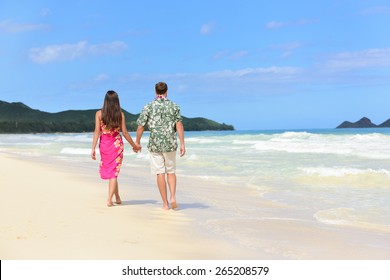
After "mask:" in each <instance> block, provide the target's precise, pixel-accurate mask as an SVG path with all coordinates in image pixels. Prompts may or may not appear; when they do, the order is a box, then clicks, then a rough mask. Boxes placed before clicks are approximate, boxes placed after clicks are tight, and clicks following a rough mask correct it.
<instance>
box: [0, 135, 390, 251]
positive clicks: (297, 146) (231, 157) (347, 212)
mask: <svg viewBox="0 0 390 280" xmlns="http://www.w3.org/2000/svg"><path fill="white" fill-rule="evenodd" d="M131 135H132V137H133V138H134V137H135V135H134V133H131ZM147 138H148V133H145V134H144V136H143V139H142V140H143V141H142V145H143V151H142V153H139V154H135V153H133V152H132V150H131V147H130V145H128V144H127V143H126V144H125V145H126V146H125V162H124V165H123V167H122V170H121V175H120V179H121V177H123V178H124V180H131V176H133V175H132V174H134V170H144V171H147V172H148V171H149V158H148V153H147V147H146V146H147ZM185 139H186V149H187V153H186V155H185V156H184V157H183V158H178V162H177V166H178V170H177V174H178V194H177V195H178V200H179V202H181V211H183V212H187V213H188V215H190V216H191V215H193V214H194V216H196V215H195V212H199V213H205V214H204V215H203V216H202V217H203V218H201V219H199V218H198V219H195V221H194V222H196V223H199V224H200V225H202V226H204V227H206V228H207V229H209V230H210V231H212V232H215V233H218V234H223V235H225V236H226V237H227V238H231V239H235V240H238V242H241V243H245V244H244V245H246V246H249V247H251V248H256V246H257V247H258V248H261V247H262V246H263V245H262V244H258V243H256V242H257V241H256V236H258V231H259V230H260V229H259V228H257V225H258V222H259V221H264V220H294V221H304V222H305V221H306V222H310V223H312V224H313V225H315V226H317V227H321V226H324V227H331V228H333V229H334V230H337V229H341V228H352V229H357V230H364V231H376V232H383V233H390V129H388V128H376V129H316V130H314V129H313V130H310V129H308V130H286V131H285V130H267V131H265V130H256V131H204V132H186V133H185ZM91 143H92V133H81V134H27V135H23V134H18V135H1V136H0V152H3V153H10V154H17V155H22V156H28V157H30V158H32V159H35V160H44V161H48V160H49V161H57V162H60V163H65V164H66V165H69V166H80V167H82V168H86V169H88V170H91V169H93V172H96V176H98V173H97V169H98V163H97V162H94V161H92V160H91V159H90V147H91ZM97 152H98V151H97ZM132 172H133V173H132ZM187 182H188V184H187ZM154 183H155V182H154V180H153V179H151V180H150V184H151V185H154ZM153 187H154V186H153ZM153 192H156V193H157V189H153ZM264 202H266V204H264ZM267 203H268V204H267ZM264 205H272V206H268V207H264ZM206 213H207V214H206ZM240 224H242V225H243V228H245V229H240V230H237V226H238V225H240ZM292 257H299V256H292Z"/></svg>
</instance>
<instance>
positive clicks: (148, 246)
mask: <svg viewBox="0 0 390 280" xmlns="http://www.w3.org/2000/svg"><path fill="white" fill-rule="evenodd" d="M122 172H123V174H121V176H122V177H123V178H122V180H120V181H119V182H120V183H119V184H120V185H119V188H120V192H121V196H122V200H123V204H122V205H119V206H114V207H107V206H106V204H105V202H106V195H107V183H106V181H103V180H101V179H100V178H99V177H98V174H97V171H96V170H95V169H92V168H80V167H77V166H73V167H70V166H64V165H61V164H58V163H56V162H49V163H43V162H38V161H33V160H32V159H29V160H25V159H23V158H22V157H20V156H15V155H10V154H6V153H0V176H1V194H2V197H3V201H2V203H1V204H0V221H1V223H0V248H1V250H0V258H1V259H6V260H7V259H8V260H18V259H27V260H29V259H64V260H68V259H72V260H84V259H90V260H106V259H107V260H108V259H112V260H119V259H134V260H135V259H138V260H140V259H145V260H147V259H150V260H151V259H156V260H162V259H165V260H171V259H182V260H189V259H198V260H199V259H208V260H212V259H224V260H229V259H231V260H232V259H241V260H243V259H388V258H390V253H389V251H388V250H384V248H386V246H388V243H389V240H388V236H389V233H388V232H376V231H374V232H372V231H367V230H359V229H354V228H342V229H337V230H335V229H333V228H332V227H324V226H320V225H318V224H317V225H316V224H315V223H311V222H308V221H307V220H306V221H305V220H299V219H294V218H288V211H289V209H284V210H283V207H280V206H278V205H277V204H273V203H270V202H266V201H263V200H259V208H261V209H263V210H262V215H263V216H262V217H258V218H257V219H254V218H253V217H252V218H250V217H249V215H248V217H247V218H246V217H245V216H242V217H240V218H239V219H238V218H237V217H231V216H228V215H226V216H224V212H223V211H222V212H221V211H220V212H218V213H219V214H218V215H219V216H216V217H215V218H214V219H207V221H205V222H204V224H203V225H202V222H199V220H202V217H208V215H212V214H210V213H212V212H213V209H211V207H202V205H205V204H207V201H210V205H211V204H212V202H211V201H212V200H217V199H218V197H220V196H221V195H222V192H223V188H214V187H213V186H211V185H210V186H207V185H206V186H204V187H205V189H204V192H205V193H207V196H208V199H209V200H207V199H206V200H203V201H199V202H196V199H197V198H196V196H194V197H192V198H190V197H189V196H188V194H182V196H180V191H179V196H178V199H179V202H181V204H179V206H181V207H180V209H179V210H178V211H173V210H169V211H164V210H162V209H161V203H160V197H159V194H158V191H157V189H156V188H155V186H154V181H153V180H152V179H151V178H150V175H149V173H148V170H145V171H144V173H142V172H140V171H139V170H134V171H132V170H126V171H122ZM179 182H180V185H179V190H180V187H183V185H185V186H186V187H187V188H197V187H199V186H198V185H197V182H196V180H195V181H194V180H190V179H188V178H187V179H183V178H181V179H180V181H179ZM240 193H241V195H239V193H238V192H237V193H232V196H231V199H232V200H231V201H225V202H224V203H228V204H231V205H232V207H242V211H243V212H242V214H243V215H244V214H245V211H246V210H248V209H246V207H245V205H246V204H245V203H246V202H245V200H246V196H245V192H240ZM180 199H181V201H180ZM279 208H280V209H279ZM248 211H249V210H248ZM275 211H276V212H275ZM283 211H284V213H285V214H283ZM270 212H272V213H274V214H275V213H277V212H280V215H282V216H283V215H286V218H285V219H282V218H280V219H279V218H277V217H273V218H271V217H270V214H269V213H270ZM274 216H275V215H274ZM214 223H215V224H214ZM254 228H255V229H256V230H254ZM236 235H239V236H241V237H243V238H241V239H240V240H239V241H238V240H237V239H235V238H234V236H236ZM382 245H384V247H382Z"/></svg>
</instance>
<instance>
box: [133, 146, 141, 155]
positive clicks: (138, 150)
mask: <svg viewBox="0 0 390 280" xmlns="http://www.w3.org/2000/svg"><path fill="white" fill-rule="evenodd" d="M141 150H142V147H141V145H140V144H135V145H134V146H133V151H134V153H138V152H140V151H141Z"/></svg>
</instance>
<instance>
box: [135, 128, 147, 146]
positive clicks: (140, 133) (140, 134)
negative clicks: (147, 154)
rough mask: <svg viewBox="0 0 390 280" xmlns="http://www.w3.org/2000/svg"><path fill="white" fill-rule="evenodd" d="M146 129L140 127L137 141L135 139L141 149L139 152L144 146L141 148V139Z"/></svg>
mask: <svg viewBox="0 0 390 280" xmlns="http://www.w3.org/2000/svg"><path fill="white" fill-rule="evenodd" d="M144 130H145V129H144V127H143V126H141V125H139V126H138V128H137V133H136V139H135V144H136V145H137V146H138V147H139V150H140V151H141V149H142V146H141V137H142V134H144Z"/></svg>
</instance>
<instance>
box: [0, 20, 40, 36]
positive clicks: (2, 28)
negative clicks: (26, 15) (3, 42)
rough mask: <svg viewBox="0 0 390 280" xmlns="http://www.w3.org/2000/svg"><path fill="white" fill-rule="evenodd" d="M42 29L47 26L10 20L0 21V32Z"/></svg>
mask: <svg viewBox="0 0 390 280" xmlns="http://www.w3.org/2000/svg"><path fill="white" fill-rule="evenodd" d="M44 29H47V26H46V25H44V24H34V23H15V22H13V21H11V20H3V21H0V33H21V32H28V31H34V30H44Z"/></svg>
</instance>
